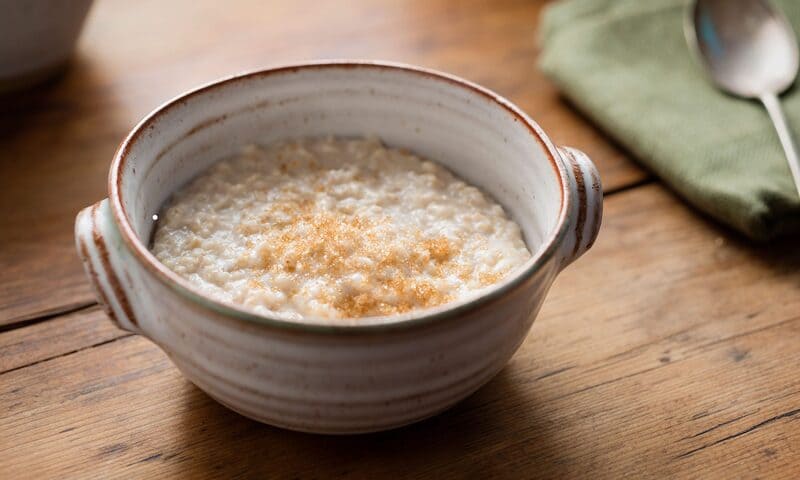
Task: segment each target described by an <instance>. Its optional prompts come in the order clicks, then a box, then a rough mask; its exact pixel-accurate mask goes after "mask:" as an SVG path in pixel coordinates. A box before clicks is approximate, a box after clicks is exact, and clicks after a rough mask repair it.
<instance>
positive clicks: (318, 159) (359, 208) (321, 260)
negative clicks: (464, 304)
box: [153, 138, 531, 320]
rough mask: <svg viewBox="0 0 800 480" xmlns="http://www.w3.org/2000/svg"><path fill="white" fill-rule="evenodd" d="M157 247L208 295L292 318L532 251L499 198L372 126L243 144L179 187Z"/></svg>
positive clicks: (426, 303) (396, 303)
mask: <svg viewBox="0 0 800 480" xmlns="http://www.w3.org/2000/svg"><path fill="white" fill-rule="evenodd" d="M153 252H154V254H155V256H156V257H157V258H158V259H159V260H160V261H161V262H162V263H164V265H166V266H167V267H169V268H170V269H172V270H173V271H175V272H176V273H178V274H179V275H181V276H182V277H184V278H186V279H187V280H188V281H190V282H191V283H192V284H194V285H195V286H197V287H198V288H199V289H200V290H201V291H203V292H205V293H207V294H208V295H210V296H211V297H214V298H218V299H221V300H225V301H229V302H234V303H237V304H241V305H245V306H247V307H249V308H251V309H253V310H255V311H257V312H259V313H271V314H278V315H280V316H282V317H289V318H292V319H297V320H301V319H303V318H307V317H316V318H329V319H340V318H348V319H350V318H357V317H363V316H373V315H391V314H397V313H403V312H406V311H409V310H412V309H419V308H426V307H432V306H436V305H440V304H442V303H446V302H450V301H453V300H457V299H460V298H463V297H465V296H468V295H470V294H472V293H474V292H475V291H477V290H480V289H482V288H485V287H487V286H489V285H492V284H494V283H496V282H498V281H499V280H500V279H502V278H503V277H505V276H506V275H507V274H509V273H510V272H511V271H512V270H514V269H515V268H516V267H518V266H520V265H522V264H523V263H524V262H525V261H526V260H528V259H529V258H530V256H531V254H530V252H529V251H528V249H527V247H526V245H525V243H524V241H523V239H522V234H521V232H520V229H519V227H518V226H517V224H516V223H514V222H513V221H512V220H510V219H509V218H508V217H507V216H506V214H505V212H504V211H503V208H502V207H500V205H498V204H497V203H495V202H494V201H493V200H492V199H491V198H489V197H488V196H487V195H485V194H484V193H482V192H481V191H480V190H479V189H477V188H475V187H473V186H470V185H468V184H466V183H464V182H463V181H461V180H459V179H458V178H457V177H455V176H454V175H453V174H451V173H450V172H449V171H447V170H446V169H445V168H443V167H441V166H439V165H437V164H435V163H432V162H430V161H427V160H424V159H421V158H419V157H416V156H414V155H413V154H411V153H409V152H407V151H404V150H398V149H391V148H386V147H384V146H383V145H382V144H381V142H380V141H379V140H377V139H375V138H368V139H356V140H345V139H336V138H326V139H310V140H303V141H292V142H284V143H278V144H273V145H270V146H268V147H257V146H248V147H245V148H244V149H243V151H242V153H241V154H240V155H238V156H236V157H233V158H230V159H226V160H222V161H220V162H218V163H216V164H215V165H213V166H212V167H211V168H209V169H208V170H206V171H205V172H203V173H202V174H201V175H200V176H199V177H197V178H195V179H194V180H192V181H191V182H190V183H189V184H188V185H186V186H185V187H184V188H183V189H181V190H180V191H179V192H178V193H177V194H176V195H175V196H174V197H173V198H172V200H171V201H170V203H168V204H167V206H166V207H165V208H164V210H163V211H162V212H161V215H160V218H159V221H158V225H157V228H156V231H155V235H154V239H153Z"/></svg>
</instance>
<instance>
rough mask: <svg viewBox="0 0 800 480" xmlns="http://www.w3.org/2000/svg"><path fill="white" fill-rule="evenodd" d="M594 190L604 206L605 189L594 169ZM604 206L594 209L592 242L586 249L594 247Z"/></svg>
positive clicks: (600, 203)
mask: <svg viewBox="0 0 800 480" xmlns="http://www.w3.org/2000/svg"><path fill="white" fill-rule="evenodd" d="M592 190H593V191H594V194H595V195H597V196H599V197H600V200H599V201H598V202H597V204H598V205H602V203H603V187H602V185H601V184H600V177H599V176H598V174H597V170H595V169H592ZM601 212H602V206H598V207H596V208H595V209H594V215H593V216H592V240H591V241H590V242H589V244H588V245H586V248H587V249H589V248H591V247H592V245H594V241H595V239H596V238H597V231H598V230H599V229H600V222H601V218H600V216H601V215H602V213H601Z"/></svg>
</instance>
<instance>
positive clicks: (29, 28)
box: [0, 0, 92, 92]
mask: <svg viewBox="0 0 800 480" xmlns="http://www.w3.org/2000/svg"><path fill="white" fill-rule="evenodd" d="M91 5H92V0H0V92H7V91H11V90H16V89H19V88H23V87H26V86H28V85H32V84H34V83H38V82H40V81H42V80H45V79H47V78H48V77H50V76H51V75H53V74H55V73H57V72H58V71H59V70H61V69H62V68H63V67H64V66H65V65H66V62H67V60H68V59H69V57H70V55H71V54H72V50H73V49H74V48H75V42H76V41H77V40H78V35H79V34H80V32H81V27H82V26H83V22H84V20H85V18H86V14H87V13H88V12H89V7H91Z"/></svg>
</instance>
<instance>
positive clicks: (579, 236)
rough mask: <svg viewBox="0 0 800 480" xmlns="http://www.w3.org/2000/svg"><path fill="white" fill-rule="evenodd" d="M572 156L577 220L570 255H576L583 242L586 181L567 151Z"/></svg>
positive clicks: (578, 166)
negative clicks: (576, 199)
mask: <svg viewBox="0 0 800 480" xmlns="http://www.w3.org/2000/svg"><path fill="white" fill-rule="evenodd" d="M569 155H570V157H572V162H570V163H572V175H573V176H574V177H575V184H576V186H577V187H578V221H577V222H576V223H575V247H573V249H572V255H573V257H574V256H577V255H578V252H579V251H580V248H581V243H583V228H584V226H585V225H586V183H584V178H583V172H582V171H581V167H580V165H579V164H578V162H577V161H575V158H574V157H573V156H572V152H570V153H569Z"/></svg>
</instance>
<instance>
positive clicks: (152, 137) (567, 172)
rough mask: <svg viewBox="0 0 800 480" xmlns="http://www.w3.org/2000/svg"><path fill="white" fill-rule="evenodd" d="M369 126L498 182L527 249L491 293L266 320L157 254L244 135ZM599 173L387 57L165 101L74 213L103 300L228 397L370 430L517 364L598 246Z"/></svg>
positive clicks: (511, 109) (254, 409)
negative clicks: (171, 203) (167, 227)
mask: <svg viewBox="0 0 800 480" xmlns="http://www.w3.org/2000/svg"><path fill="white" fill-rule="evenodd" d="M328 134H332V135H337V136H365V135H377V136H378V137H380V138H381V139H383V140H384V141H385V142H386V143H387V144H388V145H390V146H393V147H401V148H407V149H409V150H412V151H414V152H415V153H417V154H419V155H422V156H425V157H428V158H431V159H435V160H436V161H438V162H440V163H442V164H444V165H445V166H447V167H448V168H450V169H452V170H453V171H455V172H456V173H457V174H458V175H459V176H461V177H462V178H464V179H465V180H467V181H468V182H470V183H473V184H475V185H477V186H480V187H481V188H483V189H484V190H486V191H488V192H489V193H491V194H492V195H493V196H494V197H495V199H497V200H498V201H499V202H500V203H501V204H503V205H504V206H505V208H506V210H507V211H508V212H509V214H510V215H511V216H512V218H514V220H515V221H517V223H518V224H520V227H521V228H522V231H523V234H524V236H525V240H526V242H527V243H528V245H529V247H530V248H531V250H532V252H533V257H532V258H531V260H530V261H528V262H527V263H526V264H525V265H524V267H523V268H522V269H520V271H519V272H518V273H517V274H516V275H512V276H511V277H509V278H507V279H506V280H504V281H503V282H501V283H500V284H498V285H497V286H496V287H494V288H492V289H491V290H489V291H487V292H485V293H483V294H481V295H480V296H475V297H472V298H467V299H464V300H462V301H459V302H457V303H453V304H448V305H445V306H442V307H437V308H432V309H428V310H421V311H416V312H410V313H407V314H403V315H397V316H391V317H369V318H364V319H362V320H363V321H362V322H360V323H359V325H357V326H347V325H330V324H325V322H324V321H322V320H319V321H317V320H315V319H310V322H311V323H309V324H301V323H293V322H289V321H286V320H282V319H280V318H271V317H267V316H262V315H257V314H255V313H253V312H250V311H248V310H247V309H245V308H243V307H241V306H237V305H232V304H225V303H221V302H217V301H213V300H211V299H208V298H205V297H203V296H202V295H200V294H199V293H197V292H196V291H195V290H194V289H193V287H192V286H191V285H190V284H189V283H188V282H186V281H185V280H183V279H181V278H180V277H178V276H177V275H176V274H174V273H173V272H171V271H169V270H168V269H166V268H165V267H164V266H162V265H161V264H159V263H158V261H157V260H156V259H155V258H154V257H153V256H152V254H151V253H150V252H149V251H148V249H147V245H148V242H149V239H150V236H151V234H152V230H153V226H154V224H153V220H152V217H153V214H155V213H156V212H157V211H158V209H159V207H160V206H161V205H162V203H163V202H164V201H165V200H166V199H167V198H168V197H169V195H170V194H171V193H172V192H174V191H175V190H176V189H177V188H179V187H180V186H181V185H183V184H184V183H185V182H186V181H187V180H189V179H190V178H192V177H193V176H194V175H196V174H197V173H198V172H200V171H201V170H202V169H204V168H206V167H207V166H209V165H210V164H211V163H213V162H214V161H215V160H217V159H219V158H222V157H224V156H227V155H231V154H233V153H235V152H236V151H237V149H238V148H239V147H240V146H241V145H243V144H247V143H262V144H267V143H270V142H272V141H274V140H278V139H285V138H290V137H291V138H299V137H309V136H319V135H328ZM601 216H602V192H601V188H600V180H599V177H598V174H597V171H596V170H595V168H594V166H593V165H592V163H591V162H590V161H589V159H588V158H587V157H586V156H585V155H584V154H582V153H581V152H579V151H577V150H574V149H570V148H556V147H554V146H553V145H552V143H551V142H550V140H549V139H548V138H547V136H545V134H544V133H543V132H542V131H541V129H540V128H539V127H538V126H537V125H536V124H535V123H533V121H532V120H530V119H529V118H528V117H527V116H526V115H525V114H524V113H522V112H521V111H520V110H519V109H518V108H516V107H515V106H513V105H512V104H510V103H509V102H508V101H507V100H505V99H503V98H501V97H499V96H498V95H496V94H494V93H492V92H490V91H488V90H486V89H483V88H481V87H479V86H476V85H474V84H471V83H469V82H467V81H464V80H461V79H459V78H456V77H452V76H449V75H446V74H442V73H438V72H434V71H430V70H425V69H421V68H417V67H410V66H405V65H398V64H390V63H378V62H353V61H342V62H323V63H310V64H302V65H292V66H286V67H278V68H273V69H270V70H264V71H260V72H255V73H251V74H247V75H241V76H236V77H232V78H229V79H226V80H222V81H220V82H216V83H214V84H211V85H207V86H205V87H202V88H200V89H198V90H195V91H193V92H190V93H188V94H185V95H183V96H181V97H179V98H177V99H175V100H173V101H170V102H168V103H167V104H165V105H164V106H162V107H161V108H159V109H157V110H156V111H155V112H154V113H152V114H151V115H150V116H149V117H147V118H146V119H145V120H143V121H142V122H141V123H140V124H139V125H138V126H137V127H136V128H134V129H133V131H132V132H131V133H130V135H129V136H128V138H126V139H125V141H124V142H123V143H122V145H121V146H120V148H119V150H118V152H117V154H116V156H115V158H114V161H113V164H112V166H111V172H110V175H109V198H108V199H105V200H103V201H101V202H99V203H98V204H95V205H93V206H91V207H88V208H86V209H84V210H83V211H82V212H81V213H80V214H79V215H78V218H77V221H76V226H75V229H76V241H77V247H78V252H79V254H80V256H81V258H82V259H83V262H84V266H85V268H86V271H87V274H88V276H89V278H90V279H91V281H92V284H93V286H94V289H95V292H96V294H97V297H98V300H99V302H100V303H101V304H102V305H103V306H104V307H105V309H106V312H107V313H108V314H109V316H110V317H111V318H112V319H113V320H114V321H115V322H116V323H117V324H118V325H119V326H121V327H122V328H125V329H127V330H130V331H132V332H136V333H139V334H142V335H145V336H147V337H148V338H150V339H151V340H152V341H153V342H155V343H156V344H158V345H159V346H160V347H161V348H162V349H163V350H164V351H165V352H167V354H168V355H169V356H170V358H172V360H173V361H174V363H175V365H177V367H178V368H179V369H180V370H181V371H182V372H183V374H184V375H185V376H186V377H187V378H188V379H189V380H191V381H192V382H193V383H195V384H196V385H197V386H198V387H200V388H201V389H203V390H204V391H206V392H207V393H208V394H209V395H211V396H212V397H214V398H215V399H217V400H218V401H219V402H221V403H223V404H225V405H227V406H228V407H230V408H232V409H233V410H236V411H238V412H240V413H242V414H243V415H246V416H248V417H251V418H253V419H256V420H259V421H262V422H265V423H268V424H271V425H276V426H280V427H285V428H289V429H293V430H301V431H307V432H318V433H360V432H372V431H379V430H385V429H390V428H394V427H398V426H401V425H405V424H408V423H412V422H415V421H418V420H421V419H423V418H426V417H429V416H431V415H434V414H436V413H438V412H440V411H442V410H444V409H446V408H448V407H450V406H452V405H453V404H454V403H456V402H458V401H459V400H461V399H463V398H465V397H466V396H468V395H469V394H471V393H472V392H474V391H475V390H477V389H478V388H479V387H480V386H481V385H483V384H484V383H486V382H487V381H488V380H489V379H490V378H492V377H493V376H494V375H495V374H496V373H497V372H499V371H500V369H502V368H503V366H504V365H505V364H506V363H507V362H508V360H509V358H511V356H512V355H513V354H514V352H515V351H516V349H517V348H518V347H519V345H520V343H521V342H522V341H523V339H524V338H525V335H526V334H527V332H528V330H529V328H530V326H531V323H532V322H533V319H534V317H535V315H536V313H537V312H538V310H539V308H540V306H541V304H542V301H543V300H544V297H545V295H546V293H547V290H548V289H549V287H550V285H551V283H552V281H553V279H554V278H555V276H556V275H557V274H558V272H559V271H560V270H561V269H563V268H564V267H565V266H566V265H568V264H569V263H570V262H572V261H573V260H575V259H576V258H577V257H579V256H580V255H581V254H582V253H584V252H585V251H586V250H587V249H588V248H589V247H590V246H591V245H592V243H593V242H594V239H595V237H596V236H597V232H598V229H599V227H600V219H601Z"/></svg>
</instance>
